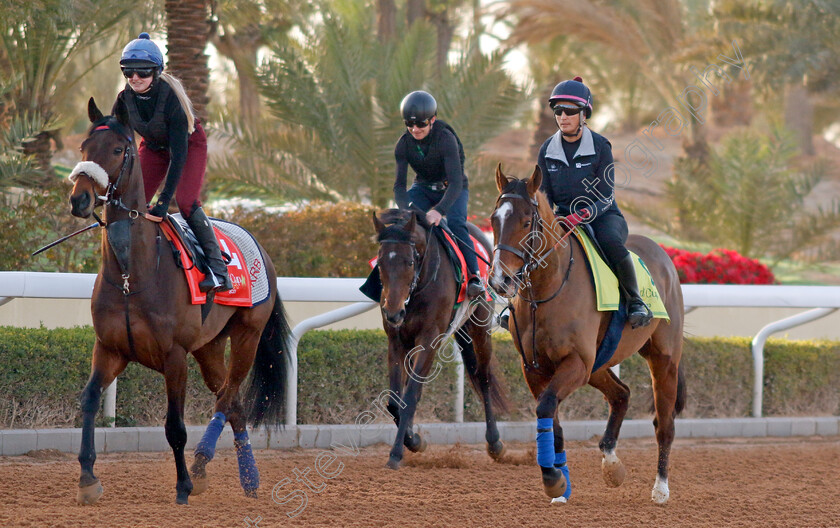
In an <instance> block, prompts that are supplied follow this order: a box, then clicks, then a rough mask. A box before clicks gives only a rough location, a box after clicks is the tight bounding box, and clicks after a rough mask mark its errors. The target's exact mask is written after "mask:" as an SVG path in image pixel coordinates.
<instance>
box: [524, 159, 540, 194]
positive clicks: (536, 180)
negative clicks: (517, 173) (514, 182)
mask: <svg viewBox="0 0 840 528" xmlns="http://www.w3.org/2000/svg"><path fill="white" fill-rule="evenodd" d="M540 185H542V171H541V170H540V166H539V165H534V173H533V174H532V175H531V177H530V178H528V185H527V189H528V195H529V196H534V195H535V194H537V191H539V190H540Z"/></svg>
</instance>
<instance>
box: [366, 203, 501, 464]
mask: <svg viewBox="0 0 840 528" xmlns="http://www.w3.org/2000/svg"><path fill="white" fill-rule="evenodd" d="M373 224H374V227H375V228H376V233H377V241H378V242H379V253H378V260H377V267H378V269H379V275H380V278H381V281H382V294H381V300H380V308H381V310H382V325H383V327H384V328H385V333H386V334H387V336H388V377H389V380H390V391H389V394H390V396H389V400H388V411H389V412H390V413H391V415H392V416H393V417H394V422H395V423H396V424H397V436H396V438H395V439H394V445H393V447H392V448H391V453H390V456H389V458H388V463H387V467H388V468H390V469H398V468H399V467H400V463H401V461H402V458H403V447H407V448H408V449H409V450H410V451H413V452H422V451H424V450H425V449H426V446H427V443H426V440H425V439H424V438H422V437H421V436H420V434H419V433H415V432H414V431H413V430H412V426H413V423H414V412H415V410H416V409H417V403H418V402H419V401H420V395H421V394H422V391H423V385H424V384H425V383H428V382H430V381H433V380H434V379H435V377H437V371H435V372H434V373H432V366H433V363H434V361H435V357H436V355H438V356H440V355H443V354H442V353H447V355H448V354H449V353H453V354H454V352H453V351H452V349H451V348H450V349H449V350H445V349H446V348H447V347H446V345H447V343H448V337H449V336H453V337H454V338H455V341H456V342H457V344H458V346H459V347H460V350H461V358H462V359H463V361H464V367H465V370H466V372H467V374H468V375H469V378H470V381H471V382H472V385H473V389H475V391H476V393H477V394H478V395H479V396H480V397H481V399H482V401H483V402H484V416H485V422H486V424H487V430H486V433H485V439H486V440H487V453H488V454H489V455H490V457H492V458H493V459H494V460H498V459H500V458H501V457H502V456H503V455H504V451H505V447H504V444H503V443H502V441H501V440H500V439H499V430H498V428H497V427H496V417H495V413H494V407H495V409H496V410H499V409H501V410H502V411H503V412H504V411H505V410H507V408H508V403H507V398H506V395H505V392H506V391H505V389H504V387H503V386H502V384H501V380H500V379H499V378H498V375H497V372H496V366H495V362H494V361H493V350H492V342H491V335H490V334H491V331H492V329H493V322H494V317H495V314H494V312H493V308H492V306H491V305H490V304H489V303H488V302H487V301H486V300H484V299H474V300H472V301H468V300H465V301H463V303H462V304H461V306H460V308H459V309H458V310H453V307H454V306H455V301H456V299H457V296H458V292H457V288H456V285H457V281H456V276H455V268H454V266H452V265H451V264H450V263H449V258H448V257H447V255H446V250H445V249H444V248H443V245H442V243H441V242H440V240H439V239H438V237H437V236H436V235H435V234H433V233H432V231H431V229H432V228H431V226H429V225H428V224H427V223H426V221H425V214H422V215H418V214H417V213H416V212H414V211H406V210H399V209H389V210H387V211H383V212H382V213H380V215H379V216H377V214H376V213H374V214H373ZM469 227H470V228H471V229H472V230H473V235H474V236H475V238H476V239H477V240H479V241H480V242H482V243H484V244H485V249H486V250H487V254H489V253H490V248H489V246H488V245H487V243H486V241H485V240H484V235H483V234H481V232H480V231H478V229H477V228H475V226H472V225H470V226H469ZM434 229H440V228H439V227H436V228H434ZM452 321H457V322H455V323H453V322H452ZM459 322H462V323H463V324H459ZM452 359H453V358H449V359H448V360H449V361H451V360H452ZM435 367H436V368H437V369H439V368H440V367H439V365H435Z"/></svg>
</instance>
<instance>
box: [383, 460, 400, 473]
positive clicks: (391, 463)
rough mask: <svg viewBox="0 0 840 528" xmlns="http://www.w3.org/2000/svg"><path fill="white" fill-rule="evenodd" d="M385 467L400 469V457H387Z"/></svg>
mask: <svg viewBox="0 0 840 528" xmlns="http://www.w3.org/2000/svg"><path fill="white" fill-rule="evenodd" d="M385 467H386V468H388V469H394V470H397V469H400V459H399V458H396V457H391V458H389V459H388V463H387V464H385Z"/></svg>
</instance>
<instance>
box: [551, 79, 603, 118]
mask: <svg viewBox="0 0 840 528" xmlns="http://www.w3.org/2000/svg"><path fill="white" fill-rule="evenodd" d="M559 101H567V102H570V103H572V104H575V105H577V106H579V107H581V108H585V110H584V113H585V114H586V118H587V119H588V118H589V117H590V116H591V115H592V92H590V91H589V88H587V87H586V85H585V84H583V79H581V78H580V77H575V78H574V79H570V80H568V81H563V82H561V83H560V84H558V85H557V86H555V87H554V90H552V91H551V97H549V98H548V105H549V106H550V107H551V108H554V105H556V104H557V103H558V102H559Z"/></svg>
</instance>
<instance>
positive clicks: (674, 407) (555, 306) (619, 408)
mask: <svg viewBox="0 0 840 528" xmlns="http://www.w3.org/2000/svg"><path fill="white" fill-rule="evenodd" d="M541 181H542V174H541V173H540V170H539V168H537V169H536V170H535V171H534V174H533V175H532V176H531V178H529V179H525V180H518V179H516V178H508V177H507V176H505V175H504V174H503V173H502V171H501V167H498V168H497V169H496V186H497V188H498V190H499V193H500V196H499V198H498V199H497V200H496V208H495V210H494V212H493V216H492V217H491V222H492V226H493V235H494V242H495V244H496V246H495V248H494V255H493V256H494V258H493V270H492V272H491V276H490V286H492V287H493V288H494V289H495V290H496V291H497V292H498V293H499V294H500V295H502V296H504V297H507V298H510V299H511V304H512V306H513V309H512V315H511V317H510V323H509V324H510V331H511V334H512V335H513V336H514V344H515V345H516V347H517V348H518V349H519V351H520V354H521V355H522V359H523V371H524V374H525V380H526V382H527V383H528V387H529V388H530V389H531V393H532V394H533V395H534V398H536V399H537V402H538V404H537V409H536V414H537V460H538V462H539V465H540V468H541V470H542V473H543V485H544V486H545V492H546V494H548V496H550V497H552V498H558V497H562V496H563V494H564V492H565V490H566V486H567V477H566V478H564V477H563V475H562V474H561V469H562V467H563V463H559V464H558V463H557V462H555V463H554V464H553V463H552V459H554V460H556V459H555V458H554V456H555V453H557V454H560V453H562V458H563V462H565V452H564V451H563V430H562V429H561V427H560V424H559V423H558V421H557V406H558V404H559V403H560V402H561V401H563V400H564V399H566V398H567V397H568V396H569V395H570V394H571V393H572V392H574V391H575V390H576V389H578V388H579V387H581V386H583V385H585V384H586V383H589V384H590V385H592V386H593V387H595V388H596V389H598V390H599V391H601V392H602V393H603V394H604V396H605V398H606V399H607V401H608V402H609V405H610V414H609V419H608V421H607V427H606V430H605V431H604V436H603V438H602V440H601V442H600V444H599V445H600V448H601V452H602V453H603V461H602V470H603V474H604V479H605V480H606V482H607V484H608V485H610V486H618V485H620V484H621V482H622V481H623V480H624V476H625V470H624V466H623V465H622V463H621V461H620V460H619V459H618V457H617V456H616V454H615V447H616V444H617V441H618V434H619V430H620V428H621V423H622V421H623V420H624V415H625V414H626V412H627V404H628V400H629V398H630V389H629V388H628V387H627V385H625V384H624V383H622V381H621V380H620V379H618V377H617V376H616V375H615V374H614V373H613V372H612V371H611V370H610V369H609V367H612V366H614V365H618V364H619V363H621V362H622V361H623V360H625V359H626V358H628V357H629V356H631V355H633V354H635V353H636V352H638V353H639V354H640V355H641V356H642V357H644V358H645V360H646V361H647V363H648V366H649V367H650V374H651V378H652V380H653V397H654V405H655V408H656V416H655V418H654V420H653V424H654V428H655V429H656V441H657V444H658V445H659V464H658V470H657V475H656V482H655V484H654V486H653V492H652V499H653V501H654V502H656V503H657V504H664V503H665V502H667V500H668V495H669V491H668V455H669V453H670V450H671V443H672V442H673V440H674V418H675V416H676V414H677V413H679V412H680V411H681V410H682V408H683V405H684V402H685V388H684V383H683V379H682V371H681V369H680V368H679V363H680V356H681V355H682V343H683V316H684V310H683V299H682V290H681V289H680V282H679V278H678V277H677V271H676V269H675V268H674V265H673V263H672V262H671V259H670V258H668V255H667V254H666V253H665V252H664V251H663V250H662V248H660V247H659V246H658V245H657V244H656V243H655V242H653V241H652V240H650V239H648V238H646V237H642V236H636V235H631V236H630V237H629V238H628V240H627V248H628V249H629V250H631V251H632V252H634V253H636V254H637V255H638V256H639V257H641V258H642V260H643V261H644V263H645V265H646V266H647V268H648V269H649V270H650V273H651V275H652V276H653V279H654V283H655V285H656V287H657V289H658V291H659V294H660V296H661V298H662V300H663V302H664V304H665V308H666V310H667V311H668V315H669V317H670V319H671V321H670V323H669V322H667V321H665V320H663V319H654V320H653V322H652V323H651V324H650V325H649V326H647V327H642V328H637V329H635V330H633V329H631V328H630V325H629V324H626V325H625V327H624V330H623V333H622V336H621V340H620V341H619V343H618V348H617V350H616V351H615V354H614V355H613V357H612V359H610V361H609V362H608V363H607V364H606V365H604V366H602V367H601V368H599V369H598V370H596V371H595V372H592V367H593V366H594V362H595V352H596V350H597V348H598V345H599V344H600V342H601V340H602V339H603V337H604V334H605V332H606V329H607V325H608V323H609V321H610V317H611V312H599V311H597V310H596V299H595V291H594V288H593V286H592V278H591V276H590V272H589V270H588V268H587V266H586V264H585V263H584V262H583V259H585V258H586V257H585V255H584V252H583V249H582V247H581V246H580V243H579V242H578V241H577V239H576V238H575V237H574V236H570V237H568V238H567V239H566V240H563V241H562V242H561V239H562V237H563V235H565V234H566V233H567V232H568V224H566V223H564V222H563V221H562V220H563V219H562V218H558V219H555V217H554V214H553V212H552V210H551V206H550V205H549V203H548V200H547V198H546V196H545V194H543V193H542V192H540V191H539V188H540V183H541ZM558 242H559V243H558ZM552 434H553V441H552V440H550V438H551V436H552ZM552 443H553V445H551V444H552ZM541 444H542V445H541ZM552 448H553V449H552ZM549 450H550V451H549ZM552 451H553V452H552ZM555 464H557V467H555ZM566 472H568V469H566Z"/></svg>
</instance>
